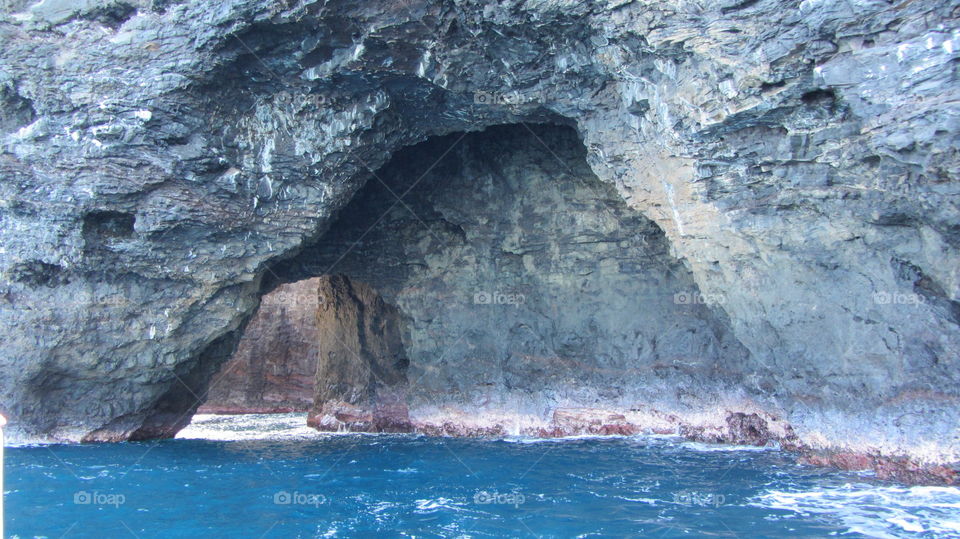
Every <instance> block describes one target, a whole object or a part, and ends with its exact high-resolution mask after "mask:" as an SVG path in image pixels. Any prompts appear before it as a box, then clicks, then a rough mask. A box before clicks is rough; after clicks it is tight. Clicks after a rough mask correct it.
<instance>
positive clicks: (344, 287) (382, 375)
mask: <svg viewBox="0 0 960 539" xmlns="http://www.w3.org/2000/svg"><path fill="white" fill-rule="evenodd" d="M400 333H401V319H400V316H399V311H398V310H397V308H396V307H394V306H392V305H390V304H389V303H387V302H385V301H384V300H383V298H381V296H380V295H379V294H378V293H377V292H376V291H375V290H374V289H373V288H371V287H370V286H369V285H366V284H364V283H362V282H356V281H353V280H351V279H350V278H349V277H347V276H345V275H322V276H318V277H312V278H309V279H303V280H299V281H295V282H292V283H286V284H283V285H280V286H278V287H277V288H276V289H274V290H272V291H271V292H269V293H267V294H265V295H264V296H263V298H262V300H261V303H260V306H259V308H258V309H257V312H256V313H255V314H254V315H253V317H252V318H251V319H250V321H249V322H248V324H247V326H246V328H245V329H244V332H243V336H242V337H241V338H240V341H239V343H238V345H237V348H236V351H235V352H234V353H233V355H232V356H231V358H230V359H229V360H228V361H226V362H225V363H224V364H223V365H222V366H221V367H220V369H219V371H218V372H217V374H216V375H215V376H214V382H213V383H212V384H211V386H210V389H209V391H208V394H207V399H206V402H205V403H204V404H203V405H202V406H201V407H200V408H199V409H198V413H202V414H204V413H205V414H262V413H290V412H304V413H306V412H309V411H310V410H311V409H313V407H314V402H315V401H317V402H319V403H320V406H319V407H318V410H319V412H320V413H319V414H316V415H315V416H311V424H313V425H314V426H315V427H317V428H320V429H323V430H343V429H344V428H352V429H364V430H369V429H376V430H384V429H387V428H389V427H388V426H387V425H384V424H382V422H381V423H378V424H376V425H374V424H373V423H372V420H370V419H369V417H370V412H368V411H366V410H363V409H362V408H361V407H360V406H357V404H358V403H364V402H368V401H371V400H375V401H376V402H386V401H388V397H387V396H386V395H385V394H383V388H385V387H395V386H398V385H400V384H402V383H403V382H404V380H405V370H406V366H407V360H406V358H405V356H404V353H403V345H402V342H401V338H400ZM378 415H384V414H378ZM314 417H315V421H314ZM364 421H367V422H370V423H371V424H369V425H365V424H363V422H364Z"/></svg>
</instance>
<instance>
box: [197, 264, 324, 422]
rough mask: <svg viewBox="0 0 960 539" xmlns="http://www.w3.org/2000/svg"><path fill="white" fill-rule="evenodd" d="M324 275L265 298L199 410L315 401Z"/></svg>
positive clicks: (285, 407)
mask: <svg viewBox="0 0 960 539" xmlns="http://www.w3.org/2000/svg"><path fill="white" fill-rule="evenodd" d="M322 284H323V279H322V278H320V277H314V278H311V279H304V280H302V281H297V282H295V283H287V284H284V285H281V286H279V287H277V288H276V290H274V291H273V292H271V293H269V294H267V295H265V296H263V300H262V301H261V302H260V307H259V308H258V309H257V311H256V314H254V315H253V317H251V318H250V321H249V323H247V326H246V328H244V330H243V336H242V337H241V338H240V341H239V342H238V343H237V349H236V351H235V352H234V353H233V356H231V357H230V359H229V360H228V361H226V362H225V363H223V365H222V366H221V367H220V370H219V371H218V372H217V373H216V374H215V375H214V377H213V379H212V381H211V383H210V386H209V391H208V392H207V395H206V399H205V400H204V403H203V405H202V406H200V408H199V409H198V410H197V411H198V412H200V413H229V414H237V413H271V412H299V411H306V410H308V409H310V406H311V405H312V404H313V400H314V381H315V379H316V376H317V358H318V357H319V354H320V342H321V341H320V336H319V334H320V331H319V328H318V327H317V310H318V309H319V308H320V287H321V286H322Z"/></svg>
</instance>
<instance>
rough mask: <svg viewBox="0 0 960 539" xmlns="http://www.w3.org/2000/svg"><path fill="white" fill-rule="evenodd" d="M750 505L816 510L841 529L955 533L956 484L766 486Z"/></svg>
mask: <svg viewBox="0 0 960 539" xmlns="http://www.w3.org/2000/svg"><path fill="white" fill-rule="evenodd" d="M751 505H755V506H758V507H767V508H773V509H783V510H787V511H792V512H794V513H798V514H800V515H803V516H807V515H820V516H822V517H826V518H828V519H830V520H832V521H835V522H839V523H840V524H841V525H842V526H845V527H846V528H847V533H860V534H863V535H867V536H869V537H880V538H898V537H915V536H916V534H926V535H924V536H925V537H929V536H935V537H958V536H960V488H956V487H877V486H873V485H851V484H846V485H844V486H842V487H834V488H817V489H814V490H809V491H797V492H787V491H780V490H770V491H767V492H765V493H764V494H762V495H761V496H759V497H758V498H756V499H755V500H753V501H752V502H751Z"/></svg>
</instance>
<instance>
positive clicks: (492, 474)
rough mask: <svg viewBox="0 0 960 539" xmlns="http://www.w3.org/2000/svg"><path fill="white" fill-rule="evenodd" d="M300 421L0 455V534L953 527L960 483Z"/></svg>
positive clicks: (703, 450)
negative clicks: (361, 431) (2, 514)
mask: <svg viewBox="0 0 960 539" xmlns="http://www.w3.org/2000/svg"><path fill="white" fill-rule="evenodd" d="M303 421H304V420H303V417H302V416H296V415H284V416H233V417H224V416H198V417H197V418H196V419H195V425H193V426H191V427H190V428H188V429H187V430H186V431H184V433H182V436H183V437H182V438H180V439H176V440H165V441H160V442H147V443H124V444H104V445H54V446H31V447H21V448H8V449H7V460H6V484H5V488H6V492H5V499H6V512H7V514H6V524H7V533H8V535H10V536H13V537H23V538H25V537H140V538H147V537H231V538H234V537H253V538H260V537H304V538H307V537H374V536H386V537H631V536H636V537H663V538H666V537H702V536H709V537H825V536H832V535H838V536H841V535H842V536H843V537H958V536H960V489H956V488H943V487H912V488H908V487H903V486H897V485H894V484H890V483H883V482H879V481H875V480H871V479H870V478H869V477H866V476H863V475H856V474H850V473H838V472H833V471H826V470H822V469H816V468H809V467H801V466H798V465H796V464H795V463H794V459H793V458H792V457H791V456H790V455H789V454H785V453H781V452H779V451H774V450H759V451H758V450H746V449H744V448H729V447H722V446H705V445H699V444H690V443H684V442H681V441H678V440H672V439H663V438H649V437H634V438H582V439H564V440H555V441H543V440H529V439H507V440H470V439H437V438H426V437H417V436H402V435H377V436H372V435H321V434H319V433H316V432H313V431H310V430H309V429H306V428H305V427H304V426H303ZM203 438H206V439H203ZM210 438H213V439H210Z"/></svg>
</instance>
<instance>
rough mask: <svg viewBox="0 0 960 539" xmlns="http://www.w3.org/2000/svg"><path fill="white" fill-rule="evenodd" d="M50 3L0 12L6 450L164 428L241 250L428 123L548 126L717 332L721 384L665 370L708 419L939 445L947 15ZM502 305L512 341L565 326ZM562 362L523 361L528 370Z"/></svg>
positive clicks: (823, 9)
mask: <svg viewBox="0 0 960 539" xmlns="http://www.w3.org/2000/svg"><path fill="white" fill-rule="evenodd" d="M63 5H64V3H59V2H58V3H50V2H41V3H36V4H33V3H29V2H21V1H17V2H12V3H8V4H6V5H5V7H4V11H3V14H2V20H0V35H2V36H3V42H4V47H3V48H2V50H0V86H2V88H3V90H2V94H0V128H2V134H0V136H2V148H3V154H2V155H0V178H2V181H0V201H2V203H0V222H2V226H0V244H2V248H3V250H2V253H0V270H2V274H3V281H2V283H0V328H2V329H0V335H2V340H3V346H2V347H0V355H2V365H3V368H2V374H3V376H2V378H0V403H2V407H3V411H4V412H5V414H6V415H8V416H9V417H10V419H11V426H10V428H11V429H12V431H11V432H12V434H14V435H15V437H21V438H28V439H38V438H56V439H67V440H77V439H80V438H83V437H88V439H123V438H129V437H133V438H144V437H154V436H168V435H171V434H172V433H173V432H175V431H176V429H177V428H179V427H180V426H181V425H182V424H184V423H185V422H186V420H188V419H189V415H190V414H191V413H192V412H193V411H194V410H195V409H196V407H197V406H198V405H199V404H200V403H201V402H202V400H203V397H204V395H205V393H206V392H207V389H208V386H209V384H210V380H211V378H212V376H213V374H214V373H215V372H216V371H217V369H218V368H219V366H220V364H221V363H222V362H224V361H226V359H227V358H228V357H230V355H231V354H232V353H233V351H234V349H235V347H236V343H237V341H238V340H239V330H240V329H241V328H242V327H243V325H244V323H245V322H246V321H247V320H248V319H249V317H250V316H251V315H252V313H253V312H254V310H255V307H256V305H257V303H258V298H259V296H260V295H261V294H263V293H264V292H266V291H268V290H269V289H272V287H273V286H274V284H275V283H273V284H269V285H265V284H264V283H263V282H262V281H263V277H264V276H265V275H266V274H267V269H268V268H269V267H271V266H275V265H276V266H278V267H279V265H281V264H283V263H284V261H285V260H290V259H292V257H295V256H296V255H298V254H299V253H300V252H301V251H303V250H304V248H305V247H307V246H310V245H313V244H314V243H315V242H316V240H317V239H318V238H320V237H321V236H323V234H324V232H326V231H327V229H328V228H329V227H330V226H331V224H332V223H333V221H334V217H335V216H336V215H337V212H338V211H339V210H341V209H343V208H344V207H345V205H346V204H347V203H348V202H350V201H351V199H352V198H353V196H354V194H355V193H356V192H357V191H358V189H360V188H361V187H362V186H363V185H364V184H365V183H370V182H376V181H377V180H376V179H371V175H370V173H371V171H374V170H377V169H379V168H380V167H381V166H382V165H384V164H385V163H386V162H387V161H388V159H389V158H390V156H391V155H393V154H394V153H396V152H398V151H399V150H400V149H401V148H403V147H406V146H410V145H413V144H416V143H418V142H421V141H423V140H425V139H426V138H427V137H429V136H434V135H449V134H451V133H456V132H467V131H479V130H482V129H484V128H486V127H489V126H492V125H497V124H507V123H514V124H515V123H518V122H525V123H527V124H533V123H554V124H561V125H568V126H571V127H572V128H573V129H575V130H576V132H577V134H578V136H579V138H580V139H581V140H582V141H583V144H584V145H585V147H586V157H585V158H586V162H587V163H588V165H589V167H590V169H591V170H592V173H593V174H595V175H596V177H597V178H599V180H600V181H601V182H603V183H604V185H605V186H609V188H611V189H614V190H615V191H616V193H617V194H618V195H619V196H620V197H621V198H622V199H623V200H624V201H625V202H626V205H627V206H628V207H629V208H631V209H632V210H634V211H636V212H638V213H639V214H641V215H642V216H644V218H645V219H647V220H649V221H650V222H651V223H653V224H655V225H656V227H658V228H659V230H661V231H662V232H663V238H664V242H665V244H666V245H669V249H670V252H671V256H672V257H673V258H674V259H676V260H678V261H681V262H680V263H681V265H682V266H683V267H684V268H685V269H686V270H688V271H689V278H690V279H692V281H693V283H695V284H696V286H697V288H698V289H699V291H700V293H702V294H703V295H705V296H713V295H717V296H719V295H722V296H723V297H724V298H725V300H724V302H723V303H722V305H719V306H716V307H714V306H712V307H714V312H715V316H716V320H720V321H728V323H729V328H730V332H731V335H732V336H733V338H735V340H736V342H737V343H739V344H738V345H739V346H742V348H743V349H744V350H745V351H746V352H747V354H748V355H747V356H743V357H748V358H749V361H747V362H745V363H742V364H740V363H738V362H737V361H735V360H734V358H735V357H736V355H734V356H729V360H730V362H731V364H732V366H733V367H734V372H738V373H739V375H738V377H731V378H730V379H731V380H735V386H734V388H733V389H732V390H731V391H732V393H731V392H728V391H727V389H726V388H724V387H723V385H722V384H720V383H717V384H714V383H713V382H714V381H715V380H724V379H726V377H725V376H724V375H723V374H716V375H715V373H713V372H712V371H710V370H701V369H700V368H699V367H695V368H693V370H692V371H691V372H690V374H689V376H690V377H691V379H693V380H697V381H698V383H699V384H700V385H698V387H705V388H706V387H714V388H716V393H717V395H716V396H715V398H712V399H707V400H710V401H712V402H713V403H714V404H713V405H711V409H710V410H708V409H706V408H704V409H702V410H701V411H702V412H703V414H705V415H704V417H707V416H710V417H714V418H715V419H711V420H710V421H709V422H712V424H713V425H714V426H716V427H718V428H720V427H722V428H726V427H725V419H724V418H725V417H726V412H736V413H744V414H750V413H759V412H761V411H764V413H770V414H771V417H773V416H777V417H782V418H784V419H785V420H788V421H789V422H790V424H791V425H792V426H793V428H794V430H795V432H796V435H797V436H798V437H799V438H800V439H802V440H804V442H805V443H806V444H808V445H809V446H811V447H816V448H822V449H832V450H851V451H854V452H866V451H873V452H875V454H879V455H894V456H896V455H910V456H912V457H913V458H916V459H918V460H919V461H921V462H928V463H929V462H941V463H946V462H956V461H958V460H960V440H958V438H957V434H956V428H957V417H960V407H958V398H960V384H958V382H960V369H958V368H957V367H958V365H957V363H958V361H960V359H958V358H960V353H958V350H960V331H958V327H957V326H958V322H960V314H958V313H960V307H958V299H960V297H958V295H960V228H958V217H960V216H958V204H957V201H958V200H960V199H958V197H957V195H958V182H957V176H958V172H960V170H958V169H960V156H958V144H957V141H958V131H960V124H958V123H957V121H956V118H957V113H958V107H960V105H958V103H960V99H958V96H957V93H958V91H960V85H958V84H957V65H958V63H957V58H958V47H957V44H958V39H960V35H958V28H960V23H958V16H960V14H958V6H956V5H955V3H953V2H942V1H938V0H915V1H912V2H886V1H880V0H854V1H851V2H819V1H812V0H804V1H787V0H760V1H757V2H714V3H706V2H699V1H695V0H666V1H663V0H656V1H654V0H638V1H634V2H623V1H621V0H610V1H596V2H582V1H579V0H548V1H536V2H533V1H522V0H511V1H507V2H502V3H497V4H491V3H489V2H480V1H476V2H474V1H462V2H460V1H458V2H419V1H411V2H399V3H398V2H393V1H371V2H360V3H357V2H346V1H332V2H313V1H310V0H307V1H304V2H296V3H292V2H281V1H273V0H228V1H225V2H215V3H211V2H201V1H185V2H175V1H171V2H155V3H151V4H150V6H146V5H142V6H139V8H138V6H136V5H134V4H133V3H117V4H115V5H114V4H111V6H112V7H111V8H110V9H104V8H103V7H102V6H101V5H100V4H99V3H87V2H81V3H76V4H73V5H71V6H72V7H70V8H69V9H61V8H60V7H58V6H63ZM125 6H126V7H125ZM131 7H133V8H134V9H129V8H131ZM491 159H492V160H495V159H496V158H494V157H491ZM481 180H482V178H481ZM398 195H400V193H398ZM585 202H588V201H585ZM397 209H398V211H399V210H403V209H405V208H403V205H399V207H398V208H397ZM428 224H430V223H428ZM431 229H432V230H434V233H435V234H437V235H438V236H440V237H441V238H442V239H444V238H448V236H449V235H456V234H457V232H456V230H451V231H449V232H444V231H438V230H441V227H440V226H437V225H436V224H435V225H434V226H433V227H432V228H431ZM449 237H450V239H448V240H446V241H451V240H452V238H453V236H449ZM520 245H522V244H520ZM510 249H515V248H514V247H509V246H508V247H507V250H508V252H509V250H510ZM524 254H525V253H523V252H522V251H519V252H515V255H516V256H517V257H519V259H520V264H522V263H523V257H524ZM427 268H430V266H429V265H428V266H427ZM598 271H599V270H598ZM310 276H311V277H313V276H315V275H310ZM478 285H482V286H488V285H487V284H486V283H483V282H478ZM398 298H399V299H398V300H397V305H398V307H399V308H401V310H403V309H404V305H403V301H404V300H403V298H402V296H401V295H399V294H398ZM406 301H409V300H406ZM422 301H424V302H426V303H429V302H432V301H436V300H435V299H433V298H424V299H423V300H422ZM542 314H543V316H546V315H547V314H549V311H543V312H542ZM561 316H562V315H561ZM517 321H518V322H519V320H517ZM415 322H416V323H418V324H421V325H426V326H429V324H430V322H427V321H425V320H419V321H415ZM434 323H435V322H434ZM525 323H527V324H528V325H530V326H531V327H532V328H533V329H535V330H536V331H537V332H539V333H538V337H537V339H533V340H531V341H529V343H530V345H531V349H535V348H536V347H537V346H539V344H537V343H540V342H541V338H544V337H547V336H549V337H551V338H552V339H553V343H554V344H555V346H553V348H552V349H554V350H556V349H562V348H563V346H564V343H565V342H569V339H571V338H572V337H569V338H568V336H565V335H563V334H560V333H557V334H553V335H549V334H548V333H544V332H543V330H544V328H545V327H546V326H545V325H544V324H545V322H543V321H542V319H538V318H534V319H531V320H530V321H529V322H525ZM597 335H599V334H597ZM581 338H583V337H581ZM565 339H567V340H565ZM514 342H517V341H514ZM598 342H599V341H598ZM414 344H415V345H416V346H419V347H421V349H424V350H426V349H427V348H429V347H434V348H437V349H439V348H444V347H452V348H453V349H454V351H455V352H457V353H456V354H454V356H451V357H452V358H453V359H451V361H458V362H462V361H463V360H464V357H466V353H467V351H466V350H465V348H464V347H465V345H463V344H456V345H454V344H453V343H440V342H437V343H433V344H430V343H429V342H427V341H418V342H416V343H414ZM444 345H446V346H444ZM600 346H601V347H602V346H608V347H609V346H613V345H612V344H611V343H603V344H601V345H600ZM573 349H574V350H576V349H578V345H577V343H576V342H575V339H573ZM584 349H585V348H584ZM409 350H410V348H408V351H409ZM517 353H518V354H519V353H520V351H519V350H518V351H517ZM523 353H524V354H525V355H529V356H531V357H530V358H529V359H530V360H531V361H535V360H536V357H546V356H542V355H538V354H532V353H527V352H526V351H524V352H523ZM504 357H505V356H502V355H501V356H499V359H500V360H503V359H504ZM511 357H512V356H511ZM706 357H708V358H709V357H713V356H710V355H708V356H706ZM604 358H606V356H604V355H603V354H602V351H600V350H598V353H597V355H596V356H595V358H594V359H589V358H575V361H577V362H580V363H581V364H583V365H587V366H589V367H593V368H598V369H599V368H601V367H603V366H604V362H605V361H607V360H606V359H604ZM727 359H728V357H727V356H724V357H723V358H721V359H720V360H719V361H720V362H721V363H722V364H723V362H724V361H727ZM429 360H430V361H435V360H436V358H433V357H431V358H429ZM410 361H411V365H410V371H411V372H412V373H413V372H419V369H423V366H424V365H426V363H423V364H419V365H420V366H418V358H416V357H413V355H411V356H410ZM709 363H710V360H709V359H700V360H698V362H695V365H701V366H702V365H705V364H709ZM514 365H517V368H519V369H520V371H521V372H523V371H524V370H526V369H527V368H528V367H524V366H523V364H522V363H521V362H520V361H519V360H517V361H516V363H514V362H511V363H510V364H509V368H508V367H507V366H504V369H503V370H502V371H496V372H509V369H510V368H513V367H514ZM724 365H725V364H724ZM738 365H739V366H740V367H741V368H740V370H739V371H737V370H736V367H737V366H738ZM747 366H749V368H747ZM575 371H576V369H569V370H565V368H564V367H563V366H562V365H561V366H555V365H546V366H544V368H543V373H544V376H545V379H547V380H548V383H545V385H551V384H553V385H554V386H555V387H556V386H557V385H560V380H559V379H558V378H555V377H554V378H551V377H552V376H553V375H552V373H554V372H558V373H566V372H575ZM424 373H425V374H426V376H425V381H424V382H425V383H426V384H433V383H434V381H436V380H438V379H439V377H441V376H442V374H437V373H426V371H424ZM478 374H480V373H478ZM433 387H441V386H437V385H434V386H433ZM618 387H626V386H618V385H614V386H612V388H613V395H612V396H611V398H612V399H614V400H616V399H618V398H620V396H619V395H617V388H618ZM464 389H466V394H468V395H479V394H480V393H481V392H479V391H476V390H473V389H468V388H464ZM641 396H642V395H640V396H638V398H640V397H641ZM642 397H643V398H644V399H645V398H646V396H642ZM700 397H704V396H702V395H701V396H700ZM471 398H472V397H471ZM651 398H652V397H651ZM673 398H674V396H673V395H670V399H673ZM704 398H705V399H706V397H704ZM648 404H650V405H651V406H653V408H657V406H654V405H656V404H658V403H657V402H650V403H648ZM696 406H697V405H695V404H691V408H695V407H696ZM714 410H718V411H720V412H721V413H717V414H714ZM441 412H442V410H438V414H439V416H442V413H441ZM439 416H438V417H439Z"/></svg>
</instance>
